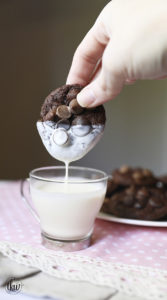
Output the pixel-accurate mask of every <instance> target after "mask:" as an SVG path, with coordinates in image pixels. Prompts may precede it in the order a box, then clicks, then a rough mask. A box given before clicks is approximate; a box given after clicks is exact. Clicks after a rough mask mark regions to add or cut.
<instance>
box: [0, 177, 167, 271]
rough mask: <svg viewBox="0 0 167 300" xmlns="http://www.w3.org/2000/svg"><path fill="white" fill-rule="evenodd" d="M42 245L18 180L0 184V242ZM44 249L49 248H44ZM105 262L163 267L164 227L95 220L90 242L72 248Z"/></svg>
mask: <svg viewBox="0 0 167 300" xmlns="http://www.w3.org/2000/svg"><path fill="white" fill-rule="evenodd" d="M3 241H4V242H11V243H12V242H13V243H20V244H24V245H28V246H33V247H34V248H37V249H41V248H42V249H45V248H44V247H43V246H42V245H41V236H40V228H39V224H38V223H37V221H36V220H35V219H34V217H33V216H32V215H31V213H30V212H29V210H28V208H27V206H26V204H25V203H24V202H23V201H22V199H21V196H20V182H8V183H1V184H0V242H3ZM46 251H50V250H47V249H46ZM81 254H82V256H84V255H85V256H86V257H90V258H91V257H92V258H98V257H99V258H101V259H102V260H104V261H107V262H113V263H117V262H118V263H123V264H127V265H138V266H144V267H152V268H158V269H162V270H167V228H155V227H154V228H153V227H139V226H132V225H124V224H118V223H114V222H108V221H103V220H98V219H97V220H96V222H95V227H94V232H93V238H92V245H91V246H90V247H89V248H87V249H85V250H82V251H79V252H75V255H81Z"/></svg>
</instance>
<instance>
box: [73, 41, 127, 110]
mask: <svg viewBox="0 0 167 300" xmlns="http://www.w3.org/2000/svg"><path fill="white" fill-rule="evenodd" d="M112 48H113V47H111V45H110V43H109V44H108V46H107V47H106V49H105V51H104V54H103V57H102V65H101V69H100V70H99V73H98V75H97V76H96V77H95V79H94V80H93V81H92V82H91V83H90V84H88V85H87V86H86V87H85V88H84V89H83V90H82V91H81V92H80V93H79V94H78V96H77V100H78V102H79V104H80V105H81V106H83V107H95V106H98V105H100V104H103V103H105V102H107V101H109V100H111V99H113V98H114V97H115V96H117V95H118V94H119V93H120V91H121V90H122V87H123V85H124V81H125V74H124V71H123V70H124V68H123V63H121V57H120V55H119V54H118V51H117V53H114V51H113V49H112Z"/></svg>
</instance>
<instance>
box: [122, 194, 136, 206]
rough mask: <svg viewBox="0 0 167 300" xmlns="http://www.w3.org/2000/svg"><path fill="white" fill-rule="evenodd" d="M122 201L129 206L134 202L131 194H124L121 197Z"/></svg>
mask: <svg viewBox="0 0 167 300" xmlns="http://www.w3.org/2000/svg"><path fill="white" fill-rule="evenodd" d="M123 203H124V204H125V205H127V206H131V205H132V204H133V203H134V198H133V196H132V195H131V196H130V195H128V196H125V197H124V198H123Z"/></svg>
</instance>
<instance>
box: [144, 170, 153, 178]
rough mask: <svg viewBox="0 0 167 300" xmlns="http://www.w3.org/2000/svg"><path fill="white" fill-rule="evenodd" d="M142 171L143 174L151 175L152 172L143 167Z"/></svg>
mask: <svg viewBox="0 0 167 300" xmlns="http://www.w3.org/2000/svg"><path fill="white" fill-rule="evenodd" d="M142 173H143V175H144V176H146V177H147V176H152V172H151V171H150V170H148V169H144V170H143V171H142Z"/></svg>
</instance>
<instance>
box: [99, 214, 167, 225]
mask: <svg viewBox="0 0 167 300" xmlns="http://www.w3.org/2000/svg"><path fill="white" fill-rule="evenodd" d="M97 218H98V219H102V220H106V221H112V222H117V223H123V224H130V225H138V226H150V227H151V226H153V227H167V221H145V220H135V219H124V218H118V217H115V216H113V215H109V214H106V213H103V212H100V213H99V214H98V216H97Z"/></svg>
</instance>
